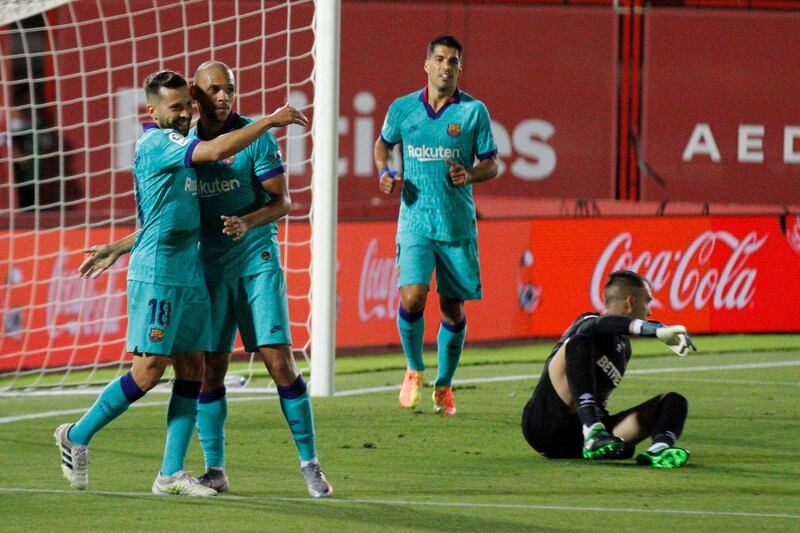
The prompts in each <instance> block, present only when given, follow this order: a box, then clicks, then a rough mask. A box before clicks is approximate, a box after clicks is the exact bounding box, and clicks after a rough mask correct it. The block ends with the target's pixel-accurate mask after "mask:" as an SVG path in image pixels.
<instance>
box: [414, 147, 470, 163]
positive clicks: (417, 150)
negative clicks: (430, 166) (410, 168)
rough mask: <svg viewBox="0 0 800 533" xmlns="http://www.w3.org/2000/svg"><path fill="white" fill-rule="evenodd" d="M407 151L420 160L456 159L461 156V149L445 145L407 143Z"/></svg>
mask: <svg viewBox="0 0 800 533" xmlns="http://www.w3.org/2000/svg"><path fill="white" fill-rule="evenodd" d="M406 152H408V156H409V157H413V158H415V159H417V160H418V161H422V162H428V161H443V160H445V159H454V158H456V157H461V150H459V149H458V148H447V147H445V146H425V145H424V144H423V145H422V146H412V145H410V144H409V145H406Z"/></svg>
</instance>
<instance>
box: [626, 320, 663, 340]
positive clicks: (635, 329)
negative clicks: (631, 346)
mask: <svg viewBox="0 0 800 533" xmlns="http://www.w3.org/2000/svg"><path fill="white" fill-rule="evenodd" d="M663 327H664V324H662V323H661V322H655V321H652V320H639V319H638V318H637V319H634V320H631V325H630V326H629V327H628V331H630V332H631V335H641V336H642V337H655V336H656V330H657V329H658V328H663Z"/></svg>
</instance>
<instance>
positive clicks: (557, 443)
mask: <svg viewBox="0 0 800 533" xmlns="http://www.w3.org/2000/svg"><path fill="white" fill-rule="evenodd" d="M603 298H604V305H605V309H604V311H603V313H602V314H597V313H586V314H583V315H581V316H579V317H578V318H577V319H576V320H575V321H574V322H573V323H572V325H571V326H570V327H569V328H568V329H567V331H566V332H565V333H564V334H563V335H562V336H561V339H560V340H559V341H558V343H557V344H556V346H555V348H553V352H552V353H551V355H550V357H549V358H548V359H547V361H546V362H545V365H544V371H543V372H542V375H541V378H540V379H539V384H538V385H537V386H536V389H535V390H534V392H533V396H532V397H531V399H530V400H529V401H528V403H527V405H526V406H525V410H524V412H523V415H522V432H523V434H524V436H525V439H526V440H527V441H528V443H529V444H530V445H531V446H532V447H533V448H534V449H535V450H536V451H537V452H539V453H540V454H542V455H543V456H545V457H548V458H551V459H564V458H579V457H583V458H585V459H623V458H630V457H632V456H633V454H634V450H635V447H636V444H638V443H639V442H641V441H643V440H644V439H646V438H647V437H650V439H651V441H652V442H651V445H650V447H649V448H647V450H646V451H644V452H642V453H640V454H639V455H638V456H637V458H636V461H637V462H638V463H639V464H645V465H651V466H654V467H659V468H676V467H680V466H682V465H683V464H685V463H686V461H687V460H688V459H689V452H688V451H687V450H684V449H683V448H678V447H676V446H675V441H676V440H677V439H678V437H680V435H681V432H682V431H683V426H684V422H685V420H686V415H687V412H688V402H687V400H686V398H684V397H683V396H681V395H680V394H678V393H676V392H667V393H664V394H659V395H658V396H654V397H653V398H651V399H649V400H647V401H646V402H643V403H641V404H639V405H636V406H634V407H631V408H629V409H625V410H624V411H622V412H619V413H616V414H613V415H612V414H609V413H608V411H607V410H606V402H607V401H608V397H609V396H610V395H611V393H612V392H613V391H614V389H615V388H616V387H617V386H618V385H619V383H620V380H621V379H622V376H623V375H624V374H625V369H626V367H627V365H628V361H629V360H630V357H631V345H630V342H629V341H628V335H642V336H647V337H657V338H658V339H659V340H661V341H662V342H664V343H665V344H667V346H669V347H670V349H672V350H673V351H674V352H675V353H677V354H678V355H685V354H686V353H687V352H688V351H689V350H695V346H694V344H693V343H692V341H691V339H690V338H689V335H687V333H686V328H685V327H683V326H664V325H663V324H660V323H658V322H652V321H649V320H647V317H648V316H649V315H650V302H651V301H652V295H651V292H650V284H649V282H648V281H647V280H645V279H644V278H643V277H642V276H640V275H639V274H637V273H635V272H631V271H626V270H622V271H616V272H612V273H611V274H610V275H609V277H608V281H607V282H606V284H605V287H604V289H603Z"/></svg>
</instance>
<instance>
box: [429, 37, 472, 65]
mask: <svg viewBox="0 0 800 533" xmlns="http://www.w3.org/2000/svg"><path fill="white" fill-rule="evenodd" d="M438 45H442V46H446V47H448V48H455V49H456V50H457V51H458V58H459V59H461V56H462V55H463V50H464V49H463V47H462V46H461V43H460V42H458V39H456V38H455V37H453V36H452V35H440V36H438V37H435V38H434V39H433V40H432V41H431V42H429V43H428V57H431V55H433V49H434V48H436V46H438Z"/></svg>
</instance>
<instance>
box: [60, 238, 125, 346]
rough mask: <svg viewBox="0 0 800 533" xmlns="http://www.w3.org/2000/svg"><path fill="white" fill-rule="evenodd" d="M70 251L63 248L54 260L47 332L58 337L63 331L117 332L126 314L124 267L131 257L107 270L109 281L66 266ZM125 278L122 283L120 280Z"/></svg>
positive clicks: (73, 333)
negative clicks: (96, 278) (86, 276)
mask: <svg viewBox="0 0 800 533" xmlns="http://www.w3.org/2000/svg"><path fill="white" fill-rule="evenodd" d="M68 256H69V251H68V250H63V249H62V250H61V253H60V254H59V255H58V257H56V260H55V262H54V263H53V271H52V273H51V275H50V283H49V284H48V287H47V301H48V305H47V314H46V320H47V332H48V334H49V335H50V338H52V339H55V338H58V337H59V336H61V335H62V334H63V333H69V334H70V335H73V336H74V335H76V334H78V333H80V334H81V335H87V336H97V335H101V334H106V335H108V334H116V333H119V332H120V330H121V328H122V319H123V318H124V316H125V301H124V299H125V278H124V277H123V272H124V267H125V266H126V265H127V261H128V260H127V256H124V257H122V258H121V259H120V260H119V262H118V263H117V264H116V265H115V266H114V267H112V268H110V269H109V270H108V272H106V274H105V276H106V280H105V281H106V283H105V284H104V286H103V287H102V289H101V288H100V287H99V285H100V280H95V279H88V280H85V279H83V278H81V277H80V276H79V275H78V273H77V272H76V271H75V270H72V269H68V268H66V262H67V257H68ZM120 277H122V286H121V287H118V286H117V285H118V284H117V280H118V279H119V278H120Z"/></svg>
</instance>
